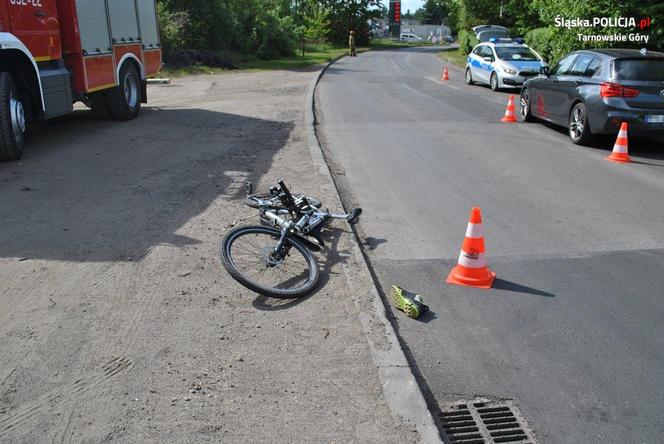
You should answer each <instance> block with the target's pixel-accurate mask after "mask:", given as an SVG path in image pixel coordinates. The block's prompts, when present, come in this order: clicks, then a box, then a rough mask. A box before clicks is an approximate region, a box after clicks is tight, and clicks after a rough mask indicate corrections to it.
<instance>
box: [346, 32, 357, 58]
mask: <svg viewBox="0 0 664 444" xmlns="http://www.w3.org/2000/svg"><path fill="white" fill-rule="evenodd" d="M348 46H349V48H350V50H349V55H350V56H351V57H357V54H355V31H351V32H350V35H349V36H348Z"/></svg>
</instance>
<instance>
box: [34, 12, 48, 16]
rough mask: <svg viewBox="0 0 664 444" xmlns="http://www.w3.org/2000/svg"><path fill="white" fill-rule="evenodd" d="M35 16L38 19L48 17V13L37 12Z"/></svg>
mask: <svg viewBox="0 0 664 444" xmlns="http://www.w3.org/2000/svg"><path fill="white" fill-rule="evenodd" d="M35 15H36V16H37V17H46V13H45V12H44V11H37V12H35Z"/></svg>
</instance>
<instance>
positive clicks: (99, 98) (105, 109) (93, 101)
mask: <svg viewBox="0 0 664 444" xmlns="http://www.w3.org/2000/svg"><path fill="white" fill-rule="evenodd" d="M88 98H89V99H90V108H91V109H92V114H93V115H94V116H95V117H96V118H97V119H102V120H109V119H110V118H111V110H110V108H109V106H108V98H107V97H106V91H100V92H96V93H92V94H90V95H89V96H88Z"/></svg>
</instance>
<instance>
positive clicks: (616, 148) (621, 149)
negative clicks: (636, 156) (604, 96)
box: [607, 122, 632, 163]
mask: <svg viewBox="0 0 664 444" xmlns="http://www.w3.org/2000/svg"><path fill="white" fill-rule="evenodd" d="M607 159H609V160H610V161H612V162H622V163H628V162H631V161H632V159H631V158H630V157H629V154H627V122H623V123H622V125H620V132H618V138H617V139H616V144H615V145H613V152H612V153H611V155H610V156H609V157H607Z"/></svg>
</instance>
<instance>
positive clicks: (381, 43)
mask: <svg viewBox="0 0 664 444" xmlns="http://www.w3.org/2000/svg"><path fill="white" fill-rule="evenodd" d="M424 45H425V44H422V43H405V42H399V41H395V40H390V39H378V40H373V41H372V42H371V46H369V47H360V48H357V52H358V53H361V52H366V51H370V50H372V49H377V50H378V49H394V48H407V47H413V46H424ZM347 53H348V47H346V46H338V45H331V44H327V43H320V44H308V45H306V46H305V51H304V56H302V48H299V49H298V52H297V54H295V55H292V56H289V57H283V58H280V59H274V60H260V59H259V58H257V57H256V56H255V55H253V54H239V53H224V54H222V58H223V59H225V60H228V61H229V62H231V63H232V64H233V65H235V66H237V67H238V68H239V69H242V70H259V71H262V70H287V69H298V68H306V67H309V66H313V65H319V64H321V63H327V62H329V61H331V60H333V59H335V58H337V57H339V56H341V55H345V54H347ZM223 72H230V71H228V70H226V69H223V68H213V67H209V66H203V65H193V66H185V67H180V68H168V67H164V68H163V69H162V70H161V74H160V77H182V76H186V75H195V74H220V73H223Z"/></svg>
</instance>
